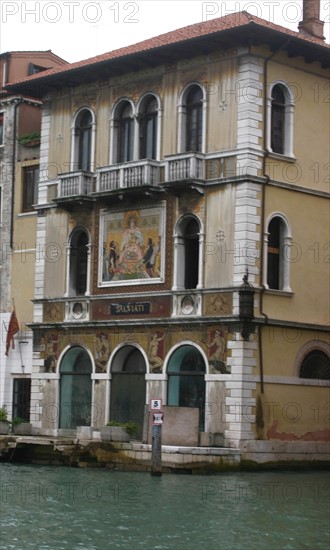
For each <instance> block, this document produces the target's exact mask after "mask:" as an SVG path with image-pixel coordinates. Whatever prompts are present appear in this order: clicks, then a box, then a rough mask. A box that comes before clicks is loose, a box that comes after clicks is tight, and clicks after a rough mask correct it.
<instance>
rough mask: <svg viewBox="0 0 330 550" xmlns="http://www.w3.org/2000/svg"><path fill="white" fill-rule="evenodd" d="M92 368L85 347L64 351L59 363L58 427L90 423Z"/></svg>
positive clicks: (87, 424)
mask: <svg viewBox="0 0 330 550" xmlns="http://www.w3.org/2000/svg"><path fill="white" fill-rule="evenodd" d="M92 370H93V368H92V361H91V358H90V356H89V355H88V353H87V351H86V350H85V349H83V348H81V347H79V346H75V347H72V348H71V349H69V350H68V351H67V352H66V353H65V355H64V357H63V359H62V361H61V364H60V375H61V378H60V422H59V427H60V428H62V429H63V428H64V429H75V428H76V427H77V426H90V425H91V407H92V380H91V373H92Z"/></svg>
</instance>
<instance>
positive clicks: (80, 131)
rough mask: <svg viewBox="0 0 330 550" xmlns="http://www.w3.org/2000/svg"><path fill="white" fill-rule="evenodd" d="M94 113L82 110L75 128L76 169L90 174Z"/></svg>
mask: <svg viewBox="0 0 330 550" xmlns="http://www.w3.org/2000/svg"><path fill="white" fill-rule="evenodd" d="M92 123H93V117H92V113H91V112H90V111H89V110H88V109H82V110H81V111H80V113H79V114H78V116H77V117H76V120H75V126H74V169H76V170H84V171H86V172H89V171H90V170H91V168H92Z"/></svg>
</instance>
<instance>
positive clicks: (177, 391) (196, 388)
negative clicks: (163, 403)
mask: <svg viewBox="0 0 330 550" xmlns="http://www.w3.org/2000/svg"><path fill="white" fill-rule="evenodd" d="M167 372H168V387H167V404H168V405H172V406H176V407H198V408H199V428H200V431H204V415H205V362H204V359H203V357H202V354H201V353H200V351H199V350H198V349H197V348H195V347H194V346H191V345H183V346H180V347H179V348H177V349H176V350H175V351H174V353H173V355H172V356H171V358H170V360H169V364H168V369H167Z"/></svg>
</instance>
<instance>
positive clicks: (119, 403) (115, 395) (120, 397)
mask: <svg viewBox="0 0 330 550" xmlns="http://www.w3.org/2000/svg"><path fill="white" fill-rule="evenodd" d="M111 372H112V378H111V394H110V420H115V421H117V422H136V424H137V425H138V427H139V430H138V434H137V436H138V437H141V436H142V431H143V420H144V409H145V402H146V383H145V373H146V365H145V360H144V357H143V355H142V353H141V352H140V350H138V349H137V348H136V347H134V346H125V347H123V348H121V349H120V350H119V351H118V353H117V354H116V355H115V357H114V359H113V364H112V369H111Z"/></svg>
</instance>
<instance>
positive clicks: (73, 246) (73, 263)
mask: <svg viewBox="0 0 330 550" xmlns="http://www.w3.org/2000/svg"><path fill="white" fill-rule="evenodd" d="M69 266H70V267H69V295H70V296H83V295H85V293H86V291H87V272H88V235H87V233H86V231H85V230H84V229H77V230H75V231H74V233H73V234H72V237H71V240H70V248H69Z"/></svg>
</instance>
